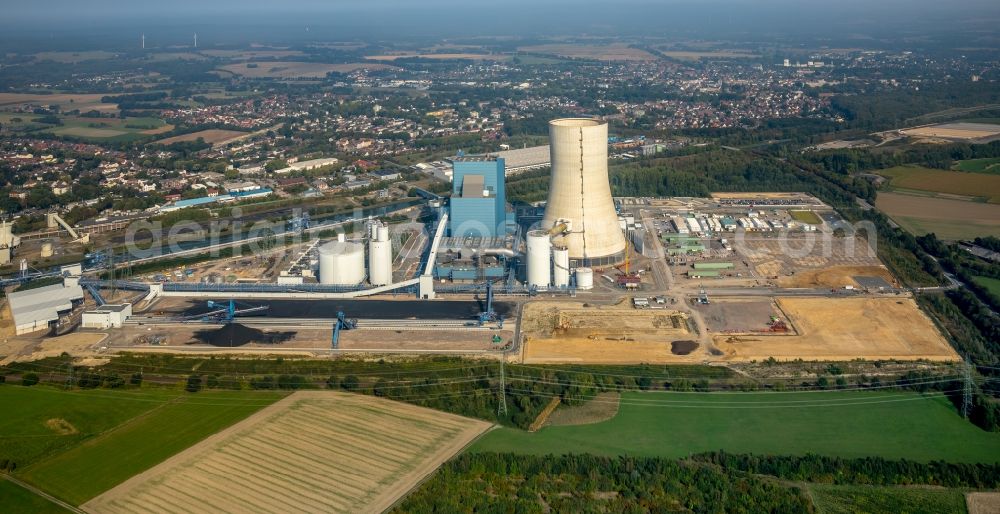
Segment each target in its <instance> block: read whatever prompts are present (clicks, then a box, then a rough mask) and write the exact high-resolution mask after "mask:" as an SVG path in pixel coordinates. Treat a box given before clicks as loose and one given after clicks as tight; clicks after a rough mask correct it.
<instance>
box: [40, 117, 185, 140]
mask: <svg viewBox="0 0 1000 514" xmlns="http://www.w3.org/2000/svg"><path fill="white" fill-rule="evenodd" d="M62 120H63V124H62V125H60V126H57V127H51V128H46V129H44V130H43V131H44V132H49V133H51V134H55V135H57V136H69V137H75V138H80V139H84V140H87V141H96V142H120V141H133V140H137V139H143V138H155V137H157V135H156V134H146V133H145V132H146V131H149V130H155V129H158V128H160V127H164V126H165V125H166V123H165V122H164V121H163V120H160V119H157V118H126V119H124V120H123V119H119V118H82V117H72V116H66V117H63V118H62Z"/></svg>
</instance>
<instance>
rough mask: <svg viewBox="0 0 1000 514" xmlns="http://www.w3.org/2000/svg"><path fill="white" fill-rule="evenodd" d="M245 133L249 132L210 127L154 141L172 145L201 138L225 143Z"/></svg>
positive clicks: (214, 142)
mask: <svg viewBox="0 0 1000 514" xmlns="http://www.w3.org/2000/svg"><path fill="white" fill-rule="evenodd" d="M245 135H247V132H240V131H237V130H222V129H208V130H201V131H198V132H192V133H190V134H181V135H179V136H174V137H168V138H166V139H160V140H159V141H153V144H156V145H170V144H174V143H182V142H185V141H197V140H198V139H199V138H201V139H202V140H204V141H205V142H206V143H210V144H216V143H225V142H227V141H230V140H233V139H236V138H238V137H243V136H245Z"/></svg>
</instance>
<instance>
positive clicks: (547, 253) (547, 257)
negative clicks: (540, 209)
mask: <svg viewBox="0 0 1000 514" xmlns="http://www.w3.org/2000/svg"><path fill="white" fill-rule="evenodd" d="M551 246H552V243H551V242H550V241H549V234H548V232H546V231H544V230H532V231H531V232H528V286H529V287H530V286H534V287H537V288H538V289H548V288H549V280H550V279H549V277H550V275H551V272H552V271H551V263H552V258H551Z"/></svg>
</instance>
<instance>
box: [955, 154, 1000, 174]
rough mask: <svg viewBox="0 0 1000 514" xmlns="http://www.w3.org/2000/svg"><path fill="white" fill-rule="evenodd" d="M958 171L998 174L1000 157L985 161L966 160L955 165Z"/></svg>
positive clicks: (999, 171)
mask: <svg viewBox="0 0 1000 514" xmlns="http://www.w3.org/2000/svg"><path fill="white" fill-rule="evenodd" d="M955 169H956V170H958V171H968V172H971V173H994V174H1000V157H992V158H987V159H968V160H965V161H958V162H956V163H955Z"/></svg>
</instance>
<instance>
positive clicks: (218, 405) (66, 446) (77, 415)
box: [0, 386, 283, 505]
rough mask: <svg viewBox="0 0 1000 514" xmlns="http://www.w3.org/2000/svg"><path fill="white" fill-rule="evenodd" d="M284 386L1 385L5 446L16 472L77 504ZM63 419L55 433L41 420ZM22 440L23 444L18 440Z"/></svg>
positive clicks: (265, 402)
mask: <svg viewBox="0 0 1000 514" xmlns="http://www.w3.org/2000/svg"><path fill="white" fill-rule="evenodd" d="M282 396H283V393H271V392H265V393H261V392H242V393H240V392H228V391H202V392H199V393H196V394H189V393H185V392H182V391H177V390H160V389H143V390H140V391H109V390H94V391H63V390H60V389H55V388H48V387H44V386H36V387H33V388H26V387H20V386H6V387H3V388H0V409H2V412H5V413H8V412H13V413H14V415H13V416H8V417H5V418H4V419H3V421H2V422H0V433H3V434H4V436H5V437H4V438H3V439H0V440H2V441H3V444H4V447H5V448H6V451H7V452H8V453H11V454H13V455H14V456H16V457H18V458H20V459H24V460H23V461H24V462H27V464H26V465H20V464H19V465H18V469H17V471H16V475H17V476H18V477H19V478H21V479H22V480H24V481H25V482H28V483H30V484H32V485H34V486H35V487H38V488H39V489H42V490H44V491H46V492H48V493H49V494H52V495H53V496H56V497H58V498H60V499H62V500H64V501H66V502H68V503H71V504H74V505H79V504H81V503H83V502H85V501H87V500H89V499H90V498H93V497H94V496H97V495H98V494H100V493H102V492H104V491H106V490H108V489H110V488H111V487H114V486H115V485H117V484H119V483H121V482H123V481H125V480H126V479H128V478H129V477H131V476H133V475H135V474H137V473H140V472H142V471H145V470H146V469H149V468H151V467H153V466H154V465H156V464H158V463H160V462H162V461H163V460H165V459H167V458H168V457H170V456H171V455H173V454H175V453H177V452H179V451H181V450H183V449H185V448H187V447H189V446H191V445H192V444H194V443H196V442H198V441H200V440H202V439H204V438H205V437H208V436H209V435H211V434H213V433H215V432H217V431H219V430H220V429H222V428H225V427H227V426H229V425H231V424H233V423H235V422H237V421H239V420H241V419H243V418H245V417H247V416H249V415H250V414H252V413H254V412H256V411H257V410H259V409H261V408H262V407H264V406H266V405H269V404H271V403H273V402H274V401H276V400H277V399H279V398H281V397H282ZM50 419H62V420H65V421H66V422H67V423H69V426H71V427H72V429H75V430H77V431H78V433H77V434H69V433H68V432H70V431H71V430H67V429H66V428H65V427H66V425H63V426H62V428H60V430H61V431H62V432H63V433H66V434H67V435H58V434H56V433H54V432H55V430H54V429H52V428H49V427H48V426H47V425H46V421H47V420H50ZM19 446H23V449H21V448H19Z"/></svg>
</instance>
